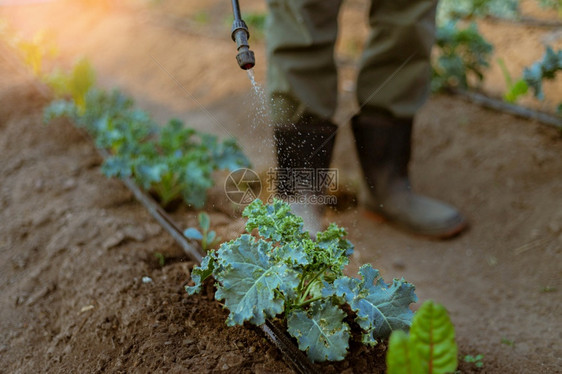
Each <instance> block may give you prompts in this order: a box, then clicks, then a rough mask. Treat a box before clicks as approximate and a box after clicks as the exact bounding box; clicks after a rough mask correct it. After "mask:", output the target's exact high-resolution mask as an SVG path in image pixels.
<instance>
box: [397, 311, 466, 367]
mask: <svg viewBox="0 0 562 374" xmlns="http://www.w3.org/2000/svg"><path fill="white" fill-rule="evenodd" d="M457 351H458V349H457V343H456V341H455V328H454V326H453V324H452V323H451V320H450V319H449V314H448V313H447V310H446V309H445V307H443V305H440V304H436V303H434V302H433V301H426V302H424V303H423V304H422V306H421V307H420V309H419V310H418V311H417V312H416V315H415V316H414V318H413V321H412V327H411V328H410V333H409V334H407V333H405V332H404V331H395V332H393V333H392V335H391V337H390V341H389V344H388V351H387V354H386V365H387V373H388V374H446V373H453V372H454V371H455V370H456V369H457V365H458V359H457Z"/></svg>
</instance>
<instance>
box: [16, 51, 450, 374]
mask: <svg viewBox="0 0 562 374" xmlns="http://www.w3.org/2000/svg"><path fill="white" fill-rule="evenodd" d="M24 53H25V52H24ZM25 61H26V62H27V63H28V64H29V66H30V68H31V69H32V70H33V71H34V72H35V73H37V75H38V77H40V79H41V80H43V81H44V82H46V83H47V84H48V85H49V86H50V87H51V88H52V91H53V92H54V96H55V99H54V100H53V101H52V102H51V103H50V104H49V105H48V106H47V107H46V108H45V110H44V120H45V121H46V122H47V123H48V122H51V121H52V120H53V119H55V118H60V117H66V118H69V119H71V120H72V121H73V122H74V123H75V124H76V125H77V126H78V127H80V128H83V129H85V130H86V131H88V133H89V134H91V136H92V137H93V139H94V141H95V143H96V145H97V146H98V147H99V148H102V149H105V150H108V151H109V154H110V156H109V157H108V158H107V159H106V160H105V161H104V163H103V165H102V171H103V172H104V174H105V175H107V176H108V177H131V178H133V179H134V180H135V181H136V182H137V183H138V184H139V185H140V186H141V187H143V188H144V189H146V190H150V191H153V192H154V193H155V194H157V196H158V198H159V199H160V202H161V204H163V205H166V204H168V203H169V202H170V201H172V200H174V199H175V198H177V197H180V196H181V197H183V199H184V200H185V201H186V202H187V203H188V204H189V205H191V206H192V207H195V208H200V207H202V206H203V204H204V201H205V196H206V192H207V190H208V188H209V187H210V186H211V185H212V172H213V171H214V170H217V169H229V170H234V169H238V168H240V167H247V166H248V165H249V163H248V160H247V158H246V157H245V156H244V154H243V153H242V152H241V150H240V149H239V147H238V146H237V145H236V143H235V142H234V140H225V141H223V142H220V141H219V140H218V139H217V137H216V136H213V135H210V134H204V133H200V132H197V131H195V130H193V129H189V128H185V127H184V125H183V123H182V122H180V121H178V120H171V121H170V122H168V123H167V124H166V125H165V126H161V127H160V126H158V125H157V124H156V123H154V121H153V120H152V119H151V118H150V117H149V116H148V114H147V113H145V112H143V111H141V110H138V109H137V108H135V106H134V104H133V101H132V100H131V99H130V98H127V97H126V96H125V95H123V94H122V93H120V92H118V91H112V92H106V91H103V90H99V89H97V88H95V87H94V83H95V73H94V71H93V69H92V67H91V66H90V64H89V63H88V61H87V60H84V59H82V60H80V61H79V62H78V63H77V64H75V65H74V67H73V68H72V69H71V70H70V71H69V72H64V71H55V72H53V73H50V74H44V73H43V72H42V71H41V69H38V70H35V68H34V67H33V66H37V65H34V62H33V61H34V60H33V59H25ZM40 66H41V65H40ZM243 215H244V216H245V217H246V218H247V219H248V221H247V223H246V231H247V233H246V234H243V235H241V236H240V237H239V238H237V239H235V240H232V241H229V242H225V243H222V244H221V245H220V247H219V249H217V250H214V249H211V248H213V247H215V246H216V245H217V244H218V242H219V241H220V238H217V236H216V233H215V232H214V231H212V230H211V229H210V220H209V216H208V215H207V214H206V213H204V212H201V213H200V214H199V217H198V218H199V224H200V230H198V229H195V228H188V229H187V230H186V231H185V232H184V235H186V236H187V237H190V238H192V239H197V240H201V242H202V246H203V248H205V249H208V254H207V256H206V257H205V258H204V259H203V261H202V263H201V266H196V267H195V268H194V270H193V272H192V280H193V281H194V284H193V285H192V286H190V287H187V289H186V290H187V292H188V293H190V294H194V293H196V292H199V291H200V289H201V285H202V283H203V282H204V281H205V280H206V279H208V278H209V277H211V276H212V277H213V278H214V279H215V281H216V285H217V291H216V294H215V297H216V299H217V300H223V301H224V305H225V307H226V308H227V309H228V310H229V312H230V313H229V316H228V318H227V321H226V323H227V325H229V326H233V325H242V324H244V323H245V322H249V323H252V324H255V325H260V324H263V323H264V322H265V319H266V318H277V319H278V320H279V321H281V323H283V324H285V325H286V327H287V331H288V333H289V334H290V335H291V336H292V337H294V338H295V339H296V341H297V344H298V346H299V348H300V349H301V350H303V351H305V352H306V353H307V355H308V357H309V358H310V360H311V361H314V362H322V361H327V360H342V359H344V357H345V356H346V354H347V353H348V349H349V340H350V336H351V333H350V331H351V326H350V324H349V323H347V322H346V321H345V320H344V319H346V317H350V316H351V317H353V321H354V322H353V323H354V324H355V327H356V328H359V329H361V331H362V342H363V343H364V344H366V345H368V346H374V345H376V344H378V343H379V342H381V341H383V340H387V339H388V338H389V337H390V343H389V348H388V356H387V360H388V370H389V372H391V373H447V372H452V371H454V370H455V369H456V367H457V348H456V343H455V341H454V330H453V327H452V325H451V323H450V320H449V318H448V316H447V313H446V311H445V309H444V308H443V307H442V306H439V305H436V304H434V303H432V302H426V303H424V304H423V305H422V307H421V308H420V310H419V311H418V312H417V313H416V314H415V315H414V313H413V312H412V310H411V309H410V306H411V304H412V303H414V302H416V301H417V296H416V295H415V292H414V290H415V288H414V286H413V285H412V284H411V283H408V282H406V281H405V280H404V279H395V280H393V281H392V283H385V282H384V281H383V279H382V278H381V277H380V274H379V271H378V270H376V269H374V268H373V267H372V266H371V265H364V266H362V267H361V269H360V271H359V278H352V277H348V276H345V275H344V269H345V267H346V266H347V265H348V263H349V257H350V256H351V254H352V253H353V245H352V244H351V242H350V241H349V240H347V239H346V235H347V233H346V231H345V230H344V229H343V228H340V227H338V226H336V225H335V224H332V225H330V227H329V228H328V229H327V230H325V231H324V232H321V233H318V234H317V236H316V239H314V240H313V239H311V238H310V235H309V234H308V233H307V232H305V231H303V228H302V227H303V220H302V218H301V217H298V216H295V215H294V214H293V213H292V212H291V210H290V207H289V205H287V204H286V203H284V202H282V201H279V200H276V201H275V202H274V203H273V204H271V205H265V204H263V203H262V202H261V201H260V200H255V201H254V202H253V203H251V204H250V205H249V206H248V207H247V208H246V209H245V210H244V213H243ZM254 230H255V231H256V232H257V234H256V235H251V233H252V231H254ZM350 311H351V312H350ZM350 313H351V315H350ZM410 326H412V328H411V331H410V335H409V337H408V335H405V334H406V332H407V331H408V330H410ZM405 349H407V350H408V351H407V352H408V354H407V356H404V355H403V352H404V350H405ZM435 352H439V354H438V355H437V354H435ZM405 357H406V358H405Z"/></svg>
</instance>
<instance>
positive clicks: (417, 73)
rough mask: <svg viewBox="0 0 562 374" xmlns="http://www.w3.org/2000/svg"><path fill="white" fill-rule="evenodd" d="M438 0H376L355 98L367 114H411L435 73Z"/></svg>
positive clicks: (424, 94) (426, 92) (372, 6)
mask: <svg viewBox="0 0 562 374" xmlns="http://www.w3.org/2000/svg"><path fill="white" fill-rule="evenodd" d="M436 6H437V0H372V4H371V8H370V11H369V24H370V27H371V32H370V35H369V39H368V41H367V43H366V45H365V50H364V52H363V56H362V58H361V64H360V71H359V75H358V78H357V99H358V102H359V106H360V107H361V113H363V114H367V115H368V114H373V113H374V114H378V113H379V112H382V113H385V114H389V115H391V116H392V117H396V118H413V117H414V115H415V114H416V112H417V111H418V109H419V108H420V107H421V106H422V105H423V104H424V103H425V101H426V99H427V96H428V93H429V87H430V86H429V85H430V79H431V65H430V56H431V48H432V46H433V43H434V40H435V8H436Z"/></svg>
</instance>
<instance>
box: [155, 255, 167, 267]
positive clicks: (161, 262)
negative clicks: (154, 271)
mask: <svg viewBox="0 0 562 374" xmlns="http://www.w3.org/2000/svg"><path fill="white" fill-rule="evenodd" d="M154 258H156V261H158V265H159V266H160V267H163V266H164V265H166V256H164V254H162V253H160V252H154Z"/></svg>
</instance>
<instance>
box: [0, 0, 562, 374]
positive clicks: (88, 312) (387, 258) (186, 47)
mask: <svg viewBox="0 0 562 374" xmlns="http://www.w3.org/2000/svg"><path fill="white" fill-rule="evenodd" d="M83 3H84V4H77V3H76V2H69V1H63V2H55V3H53V4H42V5H35V6H32V7H4V8H0V17H4V18H5V19H7V20H8V21H9V22H10V24H11V25H12V26H13V27H14V28H16V29H17V30H19V31H21V32H22V33H24V35H28V36H29V35H33V34H34V32H36V31H37V30H41V29H43V30H44V29H49V30H51V31H52V32H53V34H54V35H55V36H54V39H55V41H56V44H57V45H58V46H59V49H60V57H59V58H58V61H57V63H58V64H64V65H68V64H70V63H71V62H72V61H73V60H74V59H76V58H77V57H78V56H81V55H86V56H87V57H88V58H89V59H90V60H91V61H92V63H93V65H94V66H95V68H96V71H97V72H98V80H99V82H100V84H101V85H102V86H104V87H107V88H111V87H114V86H117V87H119V88H120V89H122V90H124V91H126V92H127V93H129V94H131V95H133V96H134V97H135V98H136V100H137V102H138V104H139V105H140V106H141V107H143V108H144V109H146V110H148V111H150V112H151V113H152V114H153V115H154V116H155V117H156V118H158V119H161V120H164V119H168V118H170V117H178V118H181V119H183V120H185V121H186V123H187V124H188V125H190V126H193V127H196V128H199V129H204V130H206V131H210V132H214V133H217V134H220V135H228V134H233V135H235V136H237V138H238V139H239V141H240V143H241V144H242V145H243V147H244V148H245V150H246V152H247V153H248V154H249V156H250V158H251V159H252V161H253V162H254V168H255V169H256V170H257V171H258V172H260V173H263V172H265V171H266V170H267V169H268V168H269V167H271V166H273V165H274V164H273V154H272V151H271V143H270V140H269V139H270V134H271V129H270V128H269V126H267V121H266V119H264V117H263V116H262V115H261V113H260V107H259V106H256V104H255V102H256V96H255V95H254V94H253V93H252V92H253V91H252V89H251V85H250V84H249V81H248V79H247V77H246V76H245V74H244V73H243V72H241V71H239V70H237V69H238V68H237V67H236V65H235V62H234V55H235V48H234V44H233V43H232V41H231V40H230V39H229V37H228V29H229V26H228V25H227V24H226V22H225V20H226V19H227V16H228V14H229V11H230V9H229V4H228V2H224V1H218V0H213V1H206V2H199V3H197V4H191V2H189V5H185V4H180V3H179V2H172V1H161V2H160V4H159V5H150V6H147V7H140V8H139V7H136V6H135V7H131V5H130V4H122V5H118V6H116V5H113V6H102V5H100V4H101V3H92V2H90V3H88V2H83ZM243 7H244V10H247V11H250V10H251V11H263V10H264V9H265V4H264V2H261V1H247V2H244V3H243ZM364 9H365V4H364V1H348V2H347V3H346V7H345V9H344V12H343V13H342V23H343V24H344V26H345V25H346V24H354V25H355V24H358V23H356V21H357V20H358V19H359V18H360V17H362V12H363V11H364ZM202 15H205V17H206V18H205V17H203V16H202ZM196 20H198V21H196ZM60 25H64V27H61V26H60ZM494 27H495V28H494ZM514 27H515V26H513V25H497V24H496V25H493V24H491V23H490V24H484V25H483V30H485V31H486V33H488V34H490V35H493V37H494V38H495V40H494V42H495V43H496V44H497V45H498V47H497V50H498V53H501V56H503V57H504V59H505V60H506V61H512V62H513V65H509V66H510V67H511V69H514V70H513V72H512V73H514V74H517V71H518V69H521V67H522V66H524V65H525V64H528V63H529V62H532V61H534V60H536V59H538V58H539V57H540V56H541V54H542V44H541V43H542V39H541V38H544V37H545V33H547V32H546V31H544V30H538V29H526V30H524V31H520V30H521V28H519V29H517V28H515V29H514ZM514 30H519V31H514ZM364 32H365V31H364V28H362V27H359V26H357V27H355V28H347V29H346V28H345V27H344V28H343V30H342V39H341V40H340V44H339V46H338V51H339V52H338V56H339V59H338V61H340V65H341V69H342V74H341V75H340V80H341V83H342V84H341V86H342V91H341V105H340V108H339V111H338V114H337V118H336V120H337V122H338V123H339V124H340V132H339V134H338V140H337V145H336V155H335V162H334V167H337V168H338V169H339V170H340V183H341V186H342V188H345V189H349V190H356V189H357V185H358V181H359V169H358V163H357V160H356V159H355V156H354V152H353V151H352V149H353V142H352V139H351V134H350V131H349V127H348V125H347V120H348V119H349V117H350V116H351V114H352V113H353V110H354V103H353V97H352V94H351V92H350V88H351V87H352V85H353V81H352V78H353V76H354V72H355V68H354V65H353V64H352V63H350V62H349V61H350V59H351V58H352V57H355V55H356V54H357V51H358V48H359V47H360V40H361V37H362V36H363V35H364ZM551 33H552V32H551ZM517 35H520V38H515V36H517ZM523 36H524V37H525V39H523ZM551 39H552V36H551ZM521 40H523V41H521ZM556 43H558V44H556ZM554 45H558V47H560V39H558V40H557V41H556V40H555V44H554ZM522 46H524V47H525V48H524V50H525V53H521V51H522V49H521V48H523V47H522ZM252 47H253V49H255V51H256V56H257V58H258V66H257V67H256V76H257V79H258V81H259V82H263V81H264V67H265V62H264V42H263V39H261V40H260V39H259V37H258V40H256V41H254V42H253V44H252ZM2 61H3V59H0V62H2ZM498 74H499V72H498V71H497V69H496V68H495V67H494V69H493V71H492V72H491V74H490V75H489V79H488V80H487V83H486V85H485V87H486V89H488V91H489V92H491V93H493V94H496V93H498V92H501V90H502V89H503V87H502V86H501V84H502V81H501V79H500V78H499V77H498V76H499V75H498ZM225 77H226V78H227V79H226V78H225ZM0 83H1V84H0V150H1V152H0V180H1V182H0V269H1V272H0V282H1V283H0V294H1V295H2V297H1V298H0V303H2V308H1V310H0V313H1V314H0V334H1V339H0V372H2V373H3V372H5V373H13V372H22V373H28V372H96V371H99V372H103V371H106V372H174V371H175V372H195V371H199V372H207V371H221V370H222V371H226V372H242V371H248V372H284V371H289V369H288V368H287V367H286V366H285V364H284V363H283V362H281V357H280V355H279V354H278V353H277V351H276V350H275V349H274V348H272V347H271V345H270V344H269V343H268V342H266V341H265V340H264V338H263V337H262V335H261V334H260V333H259V332H258V331H256V330H254V329H251V328H234V329H231V328H226V326H225V325H224V323H223V321H224V318H225V312H224V311H222V310H221V308H220V306H219V305H218V304H217V303H216V302H214V301H212V295H211V293H210V292H207V293H206V294H204V295H203V296H201V297H197V298H192V297H187V295H185V293H184V291H183V285H184V284H185V282H187V280H188V279H189V268H190V264H189V263H188V262H186V261H185V259H184V258H183V256H182V253H181V251H180V250H179V249H178V248H177V247H176V246H175V245H174V243H173V241H172V239H171V238H169V237H168V236H167V235H166V234H165V233H164V232H162V231H161V230H160V229H159V227H158V226H157V225H156V224H155V223H154V222H153V221H152V220H151V218H150V217H149V216H148V214H147V213H146V212H144V210H143V209H142V207H141V206H140V205H139V204H137V203H136V202H135V201H134V199H133V198H132V196H131V195H130V194H129V193H128V192H127V190H126V189H125V188H124V187H123V186H122V185H121V184H120V183H119V182H118V181H115V180H107V179H105V178H104V177H103V176H101V174H100V172H99V169H98V165H99V164H100V162H101V160H100V159H99V157H98V156H97V155H96V153H95V150H94V149H93V147H92V145H91V144H90V143H89V142H88V141H87V140H86V139H84V138H83V137H82V136H81V135H80V134H79V133H78V132H77V131H75V130H73V128H72V126H71V125H70V124H68V123H66V122H60V123H57V124H55V125H52V126H43V125H41V107H42V105H43V104H44V102H45V100H44V99H42V98H40V97H39V96H38V95H37V94H34V93H33V90H32V89H31V88H30V87H29V84H28V82H26V81H25V80H22V78H21V77H20V76H18V74H15V73H14V72H13V69H12V68H10V67H8V66H6V65H5V64H3V65H0ZM546 90H547V91H546V96H547V97H549V98H550V100H551V102H547V103H538V102H534V101H533V100H530V99H529V100H527V101H528V103H529V104H530V105H534V106H537V107H540V108H543V109H547V108H551V107H552V105H553V103H554V102H558V101H561V100H562V84H560V79H558V80H557V81H556V82H552V83H550V84H549V85H548V86H547V87H546ZM561 155H562V139H561V137H560V132H559V131H557V130H555V129H552V128H549V127H546V126H544V125H540V124H537V123H533V122H529V121H525V120H521V119H518V118H514V117H512V116H509V115H505V114H500V113H497V112H493V111H488V110H483V109H481V108H479V107H477V106H474V105H472V104H468V103H465V102H463V101H461V100H459V99H456V98H452V97H446V96H435V97H432V98H431V100H430V101H429V102H428V104H427V105H426V106H425V107H424V108H423V110H422V111H421V113H420V115H419V117H418V119H417V126H416V129H415V150H414V159H413V162H412V165H411V172H412V178H413V181H414V185H415V187H416V189H417V190H419V191H421V192H423V193H425V194H428V195H430V196H434V197H439V198H442V199H444V200H447V201H449V202H451V203H453V204H455V205H456V206H458V207H459V208H460V209H461V210H462V211H463V212H464V213H465V214H466V215H467V217H468V218H469V220H470V223H471V227H470V230H469V231H468V232H466V233H464V234H463V235H462V236H460V237H459V238H456V239H454V240H451V241H445V242H437V241H428V240H426V239H423V238H418V237H412V236H409V235H407V234H404V233H403V232H401V231H398V230H397V229H395V228H394V227H392V226H390V225H388V224H387V223H384V222H378V221H373V220H371V219H369V218H368V216H367V215H366V214H365V212H364V211H363V210H362V209H361V208H356V207H353V206H349V207H348V209H343V210H341V211H339V212H335V211H331V212H329V214H328V217H327V221H335V222H337V223H338V224H340V225H342V226H344V227H346V228H348V230H349V233H350V235H349V237H350V239H351V240H352V242H353V243H354V244H355V245H356V253H355V255H354V257H353V259H352V265H353V266H352V268H353V269H351V270H354V269H357V268H358V267H359V266H360V265H361V264H363V263H366V262H370V263H373V264H374V266H375V267H378V268H379V269H381V271H382V274H383V276H384V277H385V279H391V278H393V277H402V276H404V277H405V278H406V279H407V280H409V281H411V282H413V283H414V284H415V285H416V287H417V293H418V296H419V297H420V301H423V300H426V299H433V300H436V301H438V302H440V303H443V304H444V305H445V306H446V307H447V309H448V310H449V312H450V314H451V318H452V320H453V322H454V324H455V327H456V331H457V341H458V343H459V347H460V357H461V359H462V357H464V355H467V354H472V355H476V354H483V355H484V356H485V357H484V366H483V368H482V369H476V368H474V367H473V366H472V365H470V364H466V363H461V367H460V369H461V372H463V373H464V372H466V373H472V372H480V373H559V372H562V370H561V369H560V368H561V367H562V348H561V346H560V341H561V340H562V333H561V331H562V320H561V319H560V317H559V315H560V314H561V311H560V305H561V304H562V297H561V292H562V282H561V276H562V261H561V260H562V258H561V254H562V179H561V175H562V159H561ZM219 185H220V181H219ZM221 192H222V191H221V189H220V188H217V189H216V190H215V191H214V192H213V196H212V197H211V201H215V202H218V201H221V199H223V198H224V196H220V195H221ZM215 204H218V203H215ZM213 208H216V209H215V210H221V209H220V208H221V207H220V206H215V207H213V206H212V204H211V205H210V206H208V207H207V209H208V210H210V211H212V210H213ZM194 216H195V212H189V211H181V212H180V213H177V214H176V215H175V218H176V219H177V220H178V221H180V222H182V224H184V225H186V226H187V225H190V224H193V223H194V220H195V219H194ZM213 222H214V225H215V226H216V228H217V230H218V231H219V234H220V235H221V236H222V237H223V238H225V239H227V238H230V237H233V236H235V235H236V234H237V233H239V232H240V230H241V227H242V222H241V220H240V219H233V218H232V217H229V216H227V215H225V214H222V213H219V212H214V213H213ZM156 252H159V253H163V254H165V255H166V257H167V258H168V260H167V262H166V265H165V266H164V267H160V266H159V265H158V261H157V260H156V257H155V253H156ZM143 276H148V277H150V278H151V280H152V281H151V282H148V283H143V281H142V277H143ZM557 316H558V317H557ZM379 353H380V352H379ZM377 354H378V353H377V352H361V353H360V355H363V356H361V357H353V360H351V361H355V362H354V363H353V364H352V365H351V366H350V363H349V361H350V360H348V361H346V362H347V364H345V363H344V364H340V365H339V366H337V365H336V366H330V367H326V368H325V371H327V372H330V371H331V372H341V371H344V370H347V371H348V372H353V371H355V372H369V371H374V369H373V367H372V366H368V365H364V363H365V362H367V361H368V360H369V359H373V360H375V362H379V363H380V358H378V359H376V356H377ZM377 360H378V361H377ZM461 361H462V360H461ZM357 362H360V363H359V364H357ZM361 362H362V363H363V364H361ZM342 365H343V366H342ZM345 365H347V366H345Z"/></svg>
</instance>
